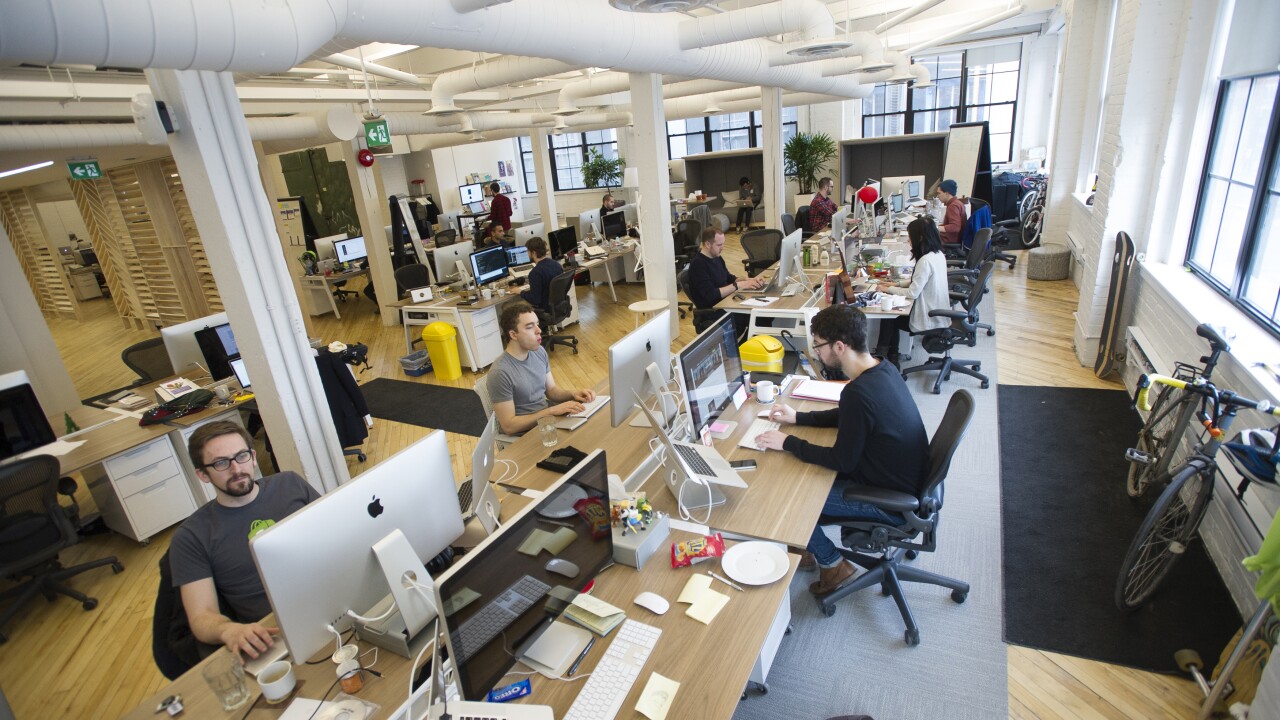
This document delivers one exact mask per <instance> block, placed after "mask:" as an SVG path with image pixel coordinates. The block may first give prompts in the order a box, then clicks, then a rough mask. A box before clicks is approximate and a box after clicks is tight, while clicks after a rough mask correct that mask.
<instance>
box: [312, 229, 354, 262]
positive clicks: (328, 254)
mask: <svg viewBox="0 0 1280 720" xmlns="http://www.w3.org/2000/svg"><path fill="white" fill-rule="evenodd" d="M346 239H347V235H346V233H343V234H341V235H328V236H325V237H322V238H316V239H315V240H314V244H315V246H316V260H317V261H319V260H336V259H337V258H338V254H337V251H335V250H334V249H333V246H334V244H335V243H337V242H338V241H339V240H346Z"/></svg>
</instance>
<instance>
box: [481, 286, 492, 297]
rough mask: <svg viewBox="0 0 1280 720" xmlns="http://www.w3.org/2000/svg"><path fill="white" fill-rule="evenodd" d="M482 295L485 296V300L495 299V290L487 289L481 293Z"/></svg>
mask: <svg viewBox="0 0 1280 720" xmlns="http://www.w3.org/2000/svg"><path fill="white" fill-rule="evenodd" d="M480 294H481V295H483V296H484V299H485V300H489V299H491V298H492V297H493V288H485V289H484V290H481V291H480Z"/></svg>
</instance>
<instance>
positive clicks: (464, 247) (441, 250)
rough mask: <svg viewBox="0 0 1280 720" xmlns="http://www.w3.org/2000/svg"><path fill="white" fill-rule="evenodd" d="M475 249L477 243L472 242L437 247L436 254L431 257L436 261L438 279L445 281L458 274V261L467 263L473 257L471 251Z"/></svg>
mask: <svg viewBox="0 0 1280 720" xmlns="http://www.w3.org/2000/svg"><path fill="white" fill-rule="evenodd" d="M474 249H475V243H473V242H472V241H470V240H463V241H462V242H456V243H454V244H452V245H448V246H446V247H439V246H436V249H435V252H433V253H432V254H431V256H432V257H433V258H434V259H435V260H434V262H435V264H436V279H437V280H441V281H443V280H444V279H445V278H447V277H449V276H451V275H457V274H458V261H459V260H462V261H463V262H466V261H467V258H469V257H471V251H472V250H474Z"/></svg>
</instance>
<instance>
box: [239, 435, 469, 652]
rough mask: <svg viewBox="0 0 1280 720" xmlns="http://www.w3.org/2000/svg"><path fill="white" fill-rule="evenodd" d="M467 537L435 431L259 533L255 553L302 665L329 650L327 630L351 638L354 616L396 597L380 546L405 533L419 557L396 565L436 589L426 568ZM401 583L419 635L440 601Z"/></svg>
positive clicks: (443, 445)
mask: <svg viewBox="0 0 1280 720" xmlns="http://www.w3.org/2000/svg"><path fill="white" fill-rule="evenodd" d="M462 529H463V526H462V515H461V514H460V513H459V512H458V496H457V486H456V485H455V483H454V480H453V466H452V464H451V463H450V458H449V445H448V442H447V441H446V439H445V434H444V431H442V430H436V431H434V432H432V433H431V434H430V435H428V436H427V437H425V438H423V439H422V440H419V441H418V442H416V443H414V444H413V445H410V446H409V447H407V448H405V449H404V450H401V451H400V452H398V453H396V454H395V455H392V456H391V457H389V458H387V459H386V460H384V461H382V462H381V463H379V464H377V465H375V466H374V467H372V468H370V469H368V470H366V471H364V472H363V473H361V474H360V475H357V476H356V477H355V478H353V479H352V480H351V481H350V482H348V483H347V484H345V485H342V486H341V487H339V488H337V489H336V490H333V491H331V492H329V493H328V494H326V495H324V496H323V497H321V498H320V499H319V500H316V501H315V502H313V503H311V504H310V505H307V506H306V507H304V508H302V509H301V510H299V511H297V512H295V513H294V514H292V515H290V516H289V517H287V518H285V519H284V520H281V521H280V522H278V523H276V524H275V525H272V526H271V527H269V528H267V529H266V530H263V531H262V532H259V533H258V534H257V535H255V536H254V537H253V539H252V540H250V541H249V549H250V551H251V552H252V554H253V560H254V563H255V564H256V565H257V567H258V575H259V576H260V577H261V578H262V585H263V587H264V588H266V591H267V598H268V599H269V600H270V601H271V609H272V610H273V611H275V616H276V621H277V622H278V623H279V624H280V629H281V631H282V632H283V633H284V637H285V641H286V642H287V643H288V646H289V652H290V653H291V654H292V655H293V657H294V658H295V659H296V660H297V661H298V662H303V661H306V660H308V659H310V658H311V657H312V656H313V655H315V654H316V653H317V652H319V651H320V650H321V649H322V648H324V647H325V645H327V644H330V643H333V641H334V636H333V633H332V632H330V631H329V630H327V629H326V626H327V625H329V624H330V623H333V624H334V625H335V626H336V629H337V630H339V631H340V632H341V631H343V630H345V629H346V628H347V627H349V626H350V624H351V622H352V621H351V620H350V619H349V617H348V616H347V612H348V611H351V612H354V613H356V614H366V613H368V612H369V611H370V609H371V608H373V607H374V606H375V605H377V604H378V603H379V602H380V601H382V600H383V599H384V598H385V597H386V596H387V595H388V593H389V592H392V591H393V588H391V587H389V585H388V582H387V579H386V578H387V574H386V573H385V572H384V563H383V562H380V561H379V559H378V555H377V554H375V548H385V547H386V545H380V543H383V542H384V540H387V539H388V538H389V537H394V535H395V531H399V533H401V534H402V535H403V536H404V538H406V539H407V540H408V545H409V546H410V547H411V548H412V553H411V554H412V555H413V556H414V557H411V558H408V557H406V558H405V559H404V560H403V562H402V563H399V564H402V565H404V566H406V567H404V568H403V570H405V571H412V572H413V573H414V574H415V575H416V576H417V577H418V582H419V583H420V584H422V585H425V586H427V587H430V585H431V579H430V576H428V575H427V574H426V570H425V569H423V568H422V565H423V564H424V563H426V562H427V561H429V560H431V559H432V558H434V557H435V556H436V555H439V554H440V553H441V552H442V551H443V550H444V549H445V548H446V547H448V546H449V545H450V543H452V542H453V541H454V540H456V539H457V538H458V536H459V535H461V534H462ZM387 565H388V566H389V567H390V570H389V572H390V573H392V574H393V575H394V577H396V578H400V577H402V576H403V572H400V568H399V567H397V563H395V562H389V563H387ZM408 566H413V567H408ZM396 585H397V586H398V587H396V588H394V591H395V592H397V593H403V594H402V595H401V596H398V597H397V598H396V604H397V607H398V608H399V609H400V612H401V615H402V616H403V617H405V619H406V621H408V622H407V624H408V625H409V628H408V634H409V635H411V636H412V635H415V634H416V633H417V632H418V630H420V629H421V628H422V626H424V625H425V624H426V623H427V622H429V621H430V620H431V618H432V616H434V613H435V607H434V606H435V602H434V599H432V601H431V602H430V603H427V602H425V600H424V598H423V597H422V596H421V595H419V594H418V593H417V592H416V591H414V590H412V589H411V588H406V587H405V586H404V583H402V582H397V583H396ZM427 594H428V596H430V592H428V593H427ZM401 597H404V598H407V600H405V602H404V603H403V604H402V603H401ZM424 617H425V618H426V619H425V620H424V619H422V618H424ZM414 626H417V627H414Z"/></svg>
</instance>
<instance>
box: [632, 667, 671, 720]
mask: <svg viewBox="0 0 1280 720" xmlns="http://www.w3.org/2000/svg"><path fill="white" fill-rule="evenodd" d="M679 689H680V683H678V682H676V681H675V680H672V679H671V678H668V677H663V676H662V675H659V674H658V673H653V674H651V675H649V681H648V682H646V683H645V684H644V692H642V693H640V701H639V702H637V703H636V711H637V712H639V713H640V714H641V715H644V716H645V717H647V718H649V720H666V717H667V713H668V712H670V711H671V701H672V700H675V699H676V691H678V690H679Z"/></svg>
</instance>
